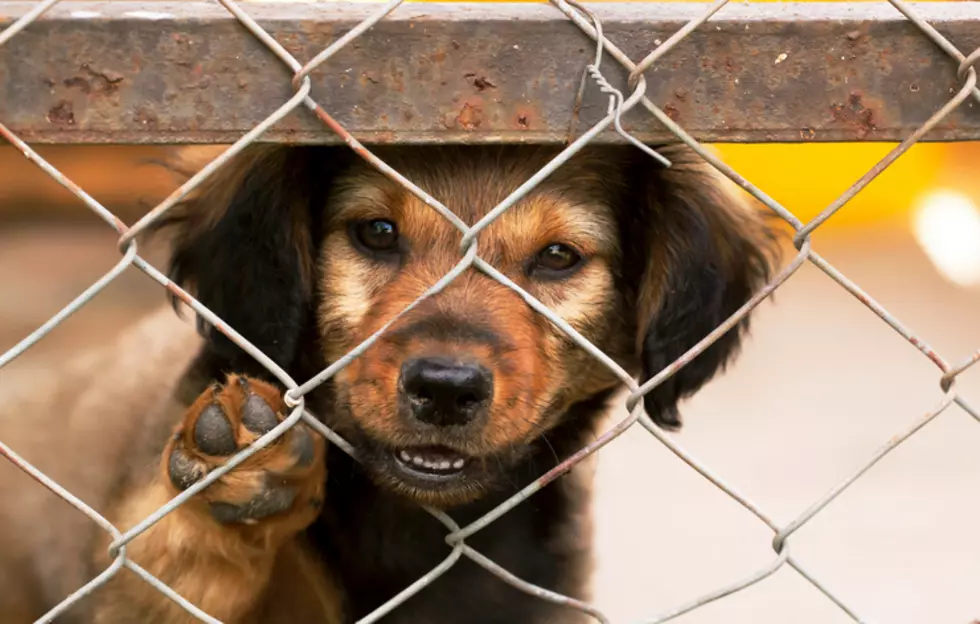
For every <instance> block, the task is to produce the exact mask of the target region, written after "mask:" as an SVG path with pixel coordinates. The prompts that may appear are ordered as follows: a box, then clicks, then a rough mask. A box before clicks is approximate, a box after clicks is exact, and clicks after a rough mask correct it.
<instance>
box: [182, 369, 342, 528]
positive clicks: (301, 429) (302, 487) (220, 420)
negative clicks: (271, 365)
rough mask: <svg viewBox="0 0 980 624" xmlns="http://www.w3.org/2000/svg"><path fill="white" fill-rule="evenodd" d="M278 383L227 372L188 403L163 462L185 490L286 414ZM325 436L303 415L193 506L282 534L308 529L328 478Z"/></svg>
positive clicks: (223, 518) (227, 520)
mask: <svg viewBox="0 0 980 624" xmlns="http://www.w3.org/2000/svg"><path fill="white" fill-rule="evenodd" d="M288 414H289V408H287V407H286V405H285V404H284V403H283V400H282V397H281V395H280V394H279V392H278V390H277V389H276V388H274V387H273V386H271V385H269V384H267V383H265V382H263V381H259V380H256V379H251V378H247V377H242V376H238V375H231V376H229V377H228V380H227V383H226V384H225V385H224V386H220V385H215V386H212V387H211V388H209V389H208V390H207V391H205V392H204V394H202V395H201V396H200V397H198V399H197V401H195V402H194V404H193V405H191V407H190V408H189V409H188V410H187V413H186V414H185V415H184V419H183V421H182V422H181V424H180V425H179V426H178V428H177V431H176V433H175V434H174V436H173V437H172V439H171V440H170V442H169V444H168V445H167V448H166V451H165V452H164V457H163V469H164V471H165V472H166V475H167V478H168V479H169V481H170V483H171V484H172V485H173V487H174V488H176V489H177V490H185V489H187V488H189V487H190V486H191V485H193V484H194V483H197V482H198V481H200V480H201V479H203V478H204V477H205V476H206V475H207V474H208V473H209V472H211V471H212V470H215V469H216V468H218V467H219V466H221V465H223V464H224V463H225V462H226V461H228V460H229V459H230V458H231V457H232V456H234V455H235V454H236V453H237V452H238V451H240V450H242V449H244V448H245V447H246V446H248V445H249V444H250V443H252V442H253V441H255V440H257V439H258V438H260V437H261V436H262V435H263V434H265V433H267V432H269V431H270V430H272V429H273V428H274V427H275V426H276V425H278V424H279V423H280V422H282V420H283V419H284V418H285V417H286V416H288ZM325 453H326V442H325V441H324V439H323V438H322V437H321V436H320V435H319V434H317V433H315V432H313V431H311V430H310V429H309V427H307V426H306V425H305V424H303V423H302V422H299V423H297V424H295V425H294V426H293V427H292V428H291V429H290V430H288V431H287V432H286V433H284V434H283V435H281V436H280V437H278V438H276V440H274V441H273V442H272V443H271V444H269V445H268V446H267V447H265V448H263V449H261V450H259V451H258V452H257V453H255V454H254V455H252V456H251V457H249V458H248V459H246V460H245V461H244V462H242V463H240V464H239V465H237V466H236V467H235V468H233V469H232V470H231V471H230V472H228V473H226V474H224V475H223V476H221V477H220V478H219V479H217V480H216V481H214V482H213V483H211V484H210V485H208V486H207V487H206V488H204V489H203V490H202V491H200V492H198V494H197V495H196V496H194V497H193V498H192V499H191V500H189V501H187V505H192V504H193V505H195V506H196V507H197V508H198V509H200V510H201V511H202V512H204V513H208V514H210V515H211V517H213V518H214V519H215V520H217V521H218V522H219V523H222V524H225V525H237V526H244V527H255V528H259V527H262V528H268V529H272V530H275V531H276V532H278V533H281V534H282V535H287V534H292V533H295V532H298V531H300V530H302V529H304V528H306V527H307V526H308V525H309V524H310V523H311V522H312V521H313V520H314V518H316V515H317V514H318V513H319V510H320V507H321V505H322V500H323V492H324V488H325V483H326V467H325V461H324V457H325Z"/></svg>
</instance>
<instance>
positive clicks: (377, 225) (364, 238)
mask: <svg viewBox="0 0 980 624" xmlns="http://www.w3.org/2000/svg"><path fill="white" fill-rule="evenodd" d="M354 236H356V237H357V242H359V243H360V244H362V245H364V246H365V247H367V248H368V249H370V250H371V251H391V250H392V249H394V248H395V246H396V245H397V244H398V228H397V227H395V224H394V223H392V222H391V221H385V220H384V219H374V220H372V221H363V222H361V223H358V224H357V225H355V226H354Z"/></svg>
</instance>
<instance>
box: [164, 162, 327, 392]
mask: <svg viewBox="0 0 980 624" xmlns="http://www.w3.org/2000/svg"><path fill="white" fill-rule="evenodd" d="M335 152H336V150H333V149H332V148H328V147H296V146H280V145H272V146H266V145H254V146H251V147H248V148H246V149H245V150H243V151H242V152H241V153H239V154H238V155H237V156H236V157H234V158H233V159H232V160H231V161H229V162H228V163H226V164H225V165H224V166H223V167H221V168H220V169H219V170H218V171H216V172H215V173H214V174H213V175H212V176H211V177H209V178H208V179H207V180H206V181H205V182H204V183H203V184H202V185H201V186H200V187H199V188H198V189H197V190H196V191H195V192H194V194H193V195H192V196H190V197H189V198H188V199H187V200H185V201H184V202H183V203H182V204H181V205H179V206H176V207H175V208H174V209H172V210H171V211H170V212H168V213H167V214H166V215H165V217H164V218H163V219H161V220H160V221H159V222H158V224H157V225H156V226H155V227H154V230H167V231H170V232H171V233H172V235H173V241H172V252H171V258H170V278H171V279H172V280H173V281H174V282H175V283H177V284H178V285H180V286H182V287H184V288H186V289H187V290H189V291H190V292H191V294H192V295H194V296H195V297H196V298H197V299H198V300H199V301H200V302H201V303H203V304H204V305H205V306H207V307H208V309H210V310H211V311H212V312H214V313H215V314H216V315H218V317H220V318H221V319H222V320H223V321H224V322H225V323H226V324H227V325H229V326H230V327H232V328H234V329H235V330H236V331H238V332H239V333H240V334H242V335H243V336H244V337H245V338H246V339H247V340H249V341H250V342H251V343H252V344H254V345H255V346H256V347H257V348H258V349H260V350H261V351H262V352H263V353H265V354H266V355H268V356H269V357H270V358H271V359H272V360H273V361H274V362H275V363H276V364H278V365H279V366H281V367H284V368H287V369H288V368H289V367H290V366H291V365H292V364H293V360H294V358H295V357H296V356H297V351H298V343H299V341H300V340H301V336H302V334H303V332H304V331H305V329H306V325H307V324H308V323H309V318H308V315H309V310H310V307H311V297H312V296H313V290H314V284H313V282H314V279H315V271H316V268H315V255H316V250H315V246H316V245H317V243H318V240H319V239H318V237H319V234H318V230H319V220H320V217H319V215H320V213H321V212H322V211H323V210H325V208H326V194H327V192H328V189H329V186H330V184H331V178H332V176H333V175H335V174H336V172H337V170H338V168H339V162H340V161H341V160H342V159H340V158H338V157H337V156H336V154H335ZM175 303H176V302H175ZM198 327H199V330H200V332H201V333H202V335H203V336H204V338H205V339H206V343H205V347H204V351H203V352H202V354H201V357H202V358H205V359H206V360H207V361H208V362H211V363H213V366H214V367H215V368H216V369H219V370H220V371H221V372H226V373H227V372H235V373H249V374H256V375H259V376H264V373H265V371H264V368H263V367H261V366H260V365H258V363H257V362H255V360H254V359H253V358H252V357H251V356H249V355H248V354H247V353H245V352H244V351H243V350H242V349H241V348H240V347H238V346H237V345H235V344H234V343H232V341H231V340H230V339H228V338H227V337H226V336H225V335H224V334H222V333H221V332H218V331H215V330H214V328H212V327H210V326H209V325H208V324H207V323H205V322H203V321H202V320H201V319H200V318H199V319H198Z"/></svg>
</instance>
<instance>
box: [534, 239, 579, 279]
mask: <svg viewBox="0 0 980 624" xmlns="http://www.w3.org/2000/svg"><path fill="white" fill-rule="evenodd" d="M581 261H582V256H580V255H579V254H578V252H577V251H575V250H574V249H572V248H571V247H569V246H568V245H562V244H561V243H554V244H551V245H548V246H547V247H545V248H544V249H542V250H541V251H539V252H538V255H537V257H536V258H535V265H536V266H535V268H537V269H543V270H544V271H547V272H551V273H565V272H567V271H569V270H571V269H573V268H575V267H576V266H577V265H578V263H579V262H581Z"/></svg>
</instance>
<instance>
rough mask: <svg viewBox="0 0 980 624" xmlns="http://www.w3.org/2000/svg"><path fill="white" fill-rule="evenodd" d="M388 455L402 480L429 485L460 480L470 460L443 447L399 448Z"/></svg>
mask: <svg viewBox="0 0 980 624" xmlns="http://www.w3.org/2000/svg"><path fill="white" fill-rule="evenodd" d="M389 455H390V456H391V458H392V459H393V463H394V465H395V467H396V468H397V470H398V472H399V473H400V474H401V475H402V477H403V478H407V479H408V480H411V481H418V482H422V483H431V484H435V483H446V482H449V481H453V480H456V479H460V478H462V476H463V475H464V473H465V472H466V468H467V466H468V465H469V463H470V459H471V458H470V457H468V456H466V455H463V454H462V453H459V452H457V451H454V450H452V449H450V448H447V447H444V446H415V447H408V448H400V449H394V450H390V451H389Z"/></svg>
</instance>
